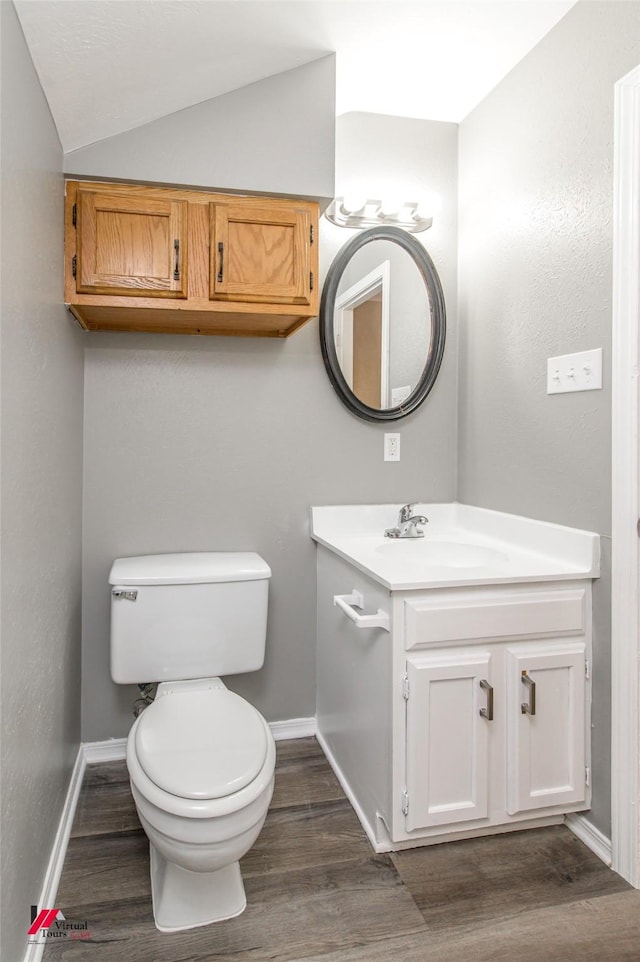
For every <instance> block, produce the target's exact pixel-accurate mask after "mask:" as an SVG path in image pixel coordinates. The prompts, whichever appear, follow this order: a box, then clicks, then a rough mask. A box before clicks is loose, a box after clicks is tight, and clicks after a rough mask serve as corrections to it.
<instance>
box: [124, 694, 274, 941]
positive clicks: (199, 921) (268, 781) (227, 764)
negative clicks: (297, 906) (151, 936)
mask: <svg viewBox="0 0 640 962" xmlns="http://www.w3.org/2000/svg"><path fill="white" fill-rule="evenodd" d="M127 767H128V769H129V776H130V780H131V790H132V794H133V798H134V801H135V804H136V808H137V811H138V816H139V818H140V822H141V824H142V827H143V828H144V830H145V832H146V834H147V836H148V838H149V844H150V858H151V891H152V901H153V912H154V917H155V921H156V926H157V928H158V929H160V930H161V931H163V932H173V931H179V930H182V929H188V928H194V927H196V926H199V925H207V924H209V923H211V922H219V921H222V920H223V919H228V918H233V917H234V916H236V915H239V914H240V913H241V912H242V911H243V910H244V908H245V906H246V898H245V894H244V886H243V883H242V877H241V874H240V867H239V864H238V862H239V859H240V858H242V856H243V855H245V854H246V853H247V851H248V850H249V849H250V848H251V846H252V845H253V843H254V842H255V840H256V838H257V837H258V835H259V833H260V830H261V828H262V825H263V823H264V820H265V818H266V815H267V809H268V806H269V802H270V800H271V795H272V793H273V784H274V769H275V743H274V740H273V735H272V734H271V731H270V729H269V726H268V725H267V723H266V721H265V720H264V718H263V717H262V716H261V715H260V713H259V712H258V711H257V710H256V709H255V708H253V706H252V705H250V704H249V703H248V702H246V701H245V700H244V699H243V698H241V697H240V696H239V695H236V694H235V693H233V692H231V691H229V690H228V689H227V688H226V687H225V685H224V684H223V683H222V681H220V679H219V678H213V679H198V680H196V681H181V682H165V683H162V684H161V685H160V686H159V687H158V692H157V695H156V700H155V701H154V702H153V703H152V704H151V705H150V706H149V708H147V709H145V711H143V712H142V714H141V715H140V716H139V717H138V719H137V720H136V722H135V723H134V725H133V727H132V729H131V731H130V733H129V737H128V740H127Z"/></svg>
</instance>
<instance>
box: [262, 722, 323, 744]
mask: <svg viewBox="0 0 640 962" xmlns="http://www.w3.org/2000/svg"><path fill="white" fill-rule="evenodd" d="M269 728H270V729H271V733H272V735H273V737H274V739H275V740H276V741H277V742H281V741H285V739H288V738H311V737H312V736H313V735H315V734H317V731H318V723H317V721H316V719H315V717H314V718H288V719H287V720H286V721H278V722H269Z"/></svg>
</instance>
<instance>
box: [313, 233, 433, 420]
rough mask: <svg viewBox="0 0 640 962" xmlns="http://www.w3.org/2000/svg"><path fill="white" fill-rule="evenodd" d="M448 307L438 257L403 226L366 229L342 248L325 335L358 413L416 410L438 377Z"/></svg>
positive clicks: (323, 321)
mask: <svg viewBox="0 0 640 962" xmlns="http://www.w3.org/2000/svg"><path fill="white" fill-rule="evenodd" d="M445 326H446V321H445V306H444V296H443V293H442V286H441V284H440V279H439V277H438V274H437V271H436V269H435V266H434V264H433V261H432V260H431V258H430V257H429V255H428V254H427V252H426V251H425V249H424V247H423V246H422V245H421V244H420V243H419V242H418V241H416V239H415V238H414V237H412V236H411V235H409V234H407V233H406V232H405V231H403V230H401V229H399V228H393V227H375V228H372V229H371V230H367V231H363V232H362V233H361V234H358V235H357V236H356V237H354V238H353V239H352V240H351V241H349V242H348V243H347V244H346V245H345V246H344V247H343V248H342V250H341V251H339V253H338V254H337V256H336V258H335V260H334V262H333V264H332V265H331V267H330V269H329V273H328V274H327V279H326V282H325V286H324V290H323V293H322V303H321V308H320V341H321V346H322V356H323V359H324V362H325V366H326V368H327V373H328V375H329V378H330V380H331V383H332V384H333V386H334V388H335V390H336V392H337V394H338V396H339V397H340V400H341V401H342V402H343V404H345V406H346V407H347V408H348V409H349V410H350V411H352V413H354V414H357V415H358V416H359V417H362V418H366V419H367V420H370V421H392V420H397V419H398V418H401V417H404V416H406V415H407V414H410V413H411V412H412V411H414V410H415V409H416V408H417V407H418V406H419V405H420V404H422V402H423V401H424V399H425V398H426V396H427V394H428V393H429V391H430V390H431V388H432V387H433V384H434V383H435V379H436V377H437V375H438V371H439V368H440V364H441V362H442V354H443V351H444V343H445Z"/></svg>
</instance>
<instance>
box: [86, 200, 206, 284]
mask: <svg viewBox="0 0 640 962" xmlns="http://www.w3.org/2000/svg"><path fill="white" fill-rule="evenodd" d="M186 207H187V205H186V202H185V201H182V200H167V199H162V198H157V197H153V196H152V197H147V196H145V195H143V194H125V193H113V194H110V193H106V192H105V193H103V192H94V191H88V190H82V188H80V189H79V190H78V198H77V212H78V213H77V218H78V222H77V231H78V240H77V246H78V250H77V256H78V265H77V277H76V289H77V291H78V293H85V294H92V293H94V294H101V293H106V294H128V295H131V294H133V295H138V296H143V297H186V291H187V285H186V263H187V262H186V245H187V240H186V238H187V214H186Z"/></svg>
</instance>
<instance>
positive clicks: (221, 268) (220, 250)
mask: <svg viewBox="0 0 640 962" xmlns="http://www.w3.org/2000/svg"><path fill="white" fill-rule="evenodd" d="M218 254H220V262H219V265H218V283H219V284H221V283H222V275H223V271H224V244H223V243H222V241H220V243H219V244H218Z"/></svg>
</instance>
